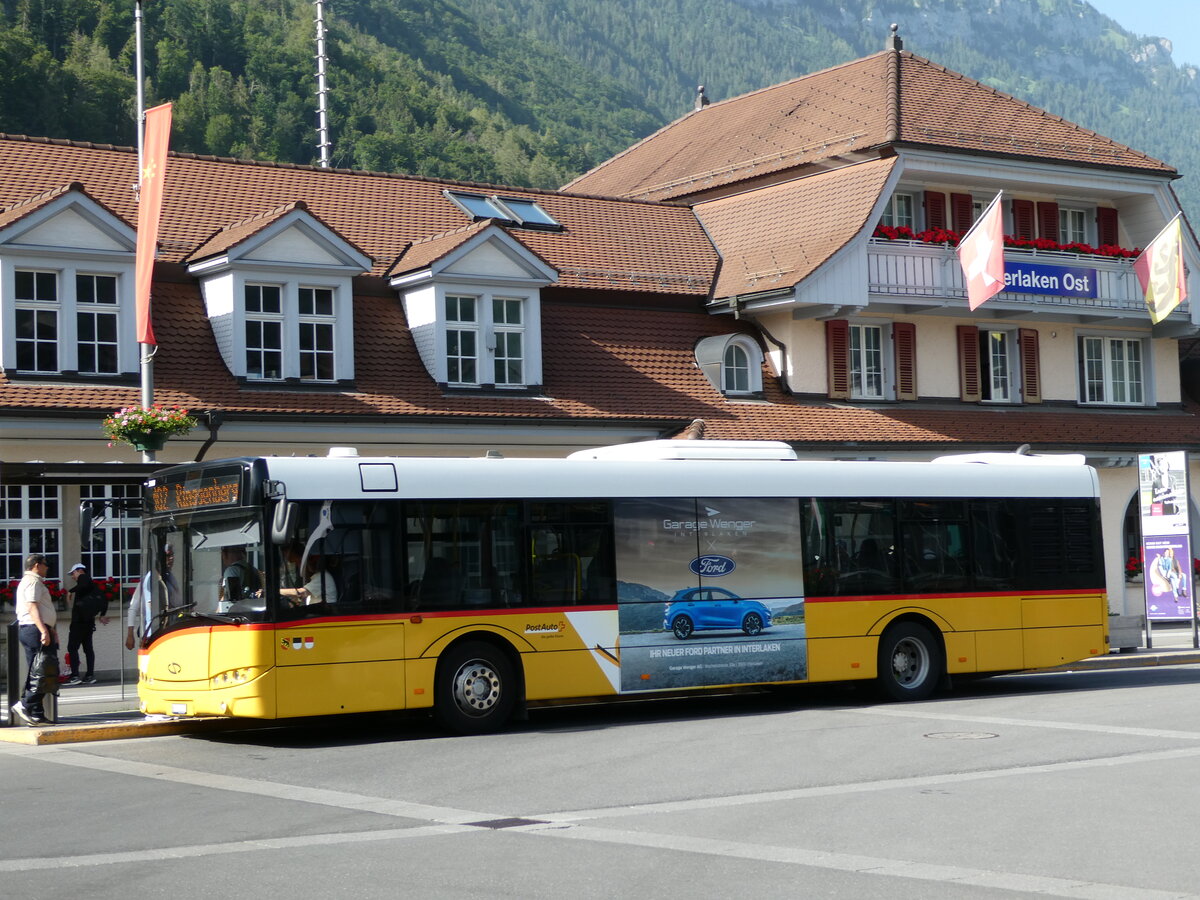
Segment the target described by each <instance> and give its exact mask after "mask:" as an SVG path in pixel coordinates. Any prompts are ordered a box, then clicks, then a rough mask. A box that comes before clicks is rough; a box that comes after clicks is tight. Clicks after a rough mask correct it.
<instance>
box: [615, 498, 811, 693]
mask: <svg viewBox="0 0 1200 900" xmlns="http://www.w3.org/2000/svg"><path fill="white" fill-rule="evenodd" d="M614 512H615V526H616V529H615V535H616V547H615V549H616V564H617V602H618V619H619V627H620V658H621V690H622V692H632V691H655V690H666V689H670V688H687V687H701V686H706V685H719V684H722V685H723V684H753V683H771V682H782V681H802V680H804V679H805V678H807V669H808V666H807V662H808V653H807V637H806V630H805V623H804V589H803V576H802V567H801V561H800V554H799V547H800V514H799V508H798V504H797V503H796V502H795V501H794V500H782V499H764V498H735V499H729V498H722V499H719V500H705V499H700V500H683V499H667V500H648V499H647V500H641V499H639V500H621V501H617V503H616V506H615V510H614Z"/></svg>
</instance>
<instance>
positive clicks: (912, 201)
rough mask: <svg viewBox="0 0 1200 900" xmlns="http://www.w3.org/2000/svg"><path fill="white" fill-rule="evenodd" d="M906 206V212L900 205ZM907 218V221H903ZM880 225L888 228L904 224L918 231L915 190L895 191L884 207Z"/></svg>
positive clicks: (901, 226) (899, 226)
mask: <svg viewBox="0 0 1200 900" xmlns="http://www.w3.org/2000/svg"><path fill="white" fill-rule="evenodd" d="M905 205H907V206H908V210H907V213H906V212H905V211H904V210H903V208H902V207H904V206H905ZM906 218H907V221H904V220H905V219H906ZM879 222H880V224H881V225H885V226H887V227H889V228H903V227H905V226H907V227H909V228H911V229H912V230H913V231H920V230H921V229H920V228H919V227H918V226H919V220H918V205H917V192H916V191H896V192H895V193H893V194H892V196H891V197H889V198H888V202H887V206H886V207H884V210H883V215H882V216H881V217H880V220H879Z"/></svg>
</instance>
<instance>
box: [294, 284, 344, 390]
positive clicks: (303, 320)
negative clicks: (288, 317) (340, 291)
mask: <svg viewBox="0 0 1200 900" xmlns="http://www.w3.org/2000/svg"><path fill="white" fill-rule="evenodd" d="M324 294H327V295H328V300H329V312H321V311H320V310H319V309H318V296H319V295H324ZM306 295H307V299H308V300H311V301H312V309H311V310H306V309H305V305H306ZM296 306H297V314H298V324H297V328H298V330H297V335H296V343H297V347H298V350H299V354H300V380H301V381H315V382H332V381H336V380H337V377H336V373H337V313H336V310H337V306H336V295H335V292H334V290H333V288H330V287H326V286H323V285H309V284H302V285H300V286H299V288H298V289H297V296H296ZM323 361H327V362H328V370H327V371H328V374H325V375H321V374H319V373H320V372H321V370H322V368H324V367H323V366H322V365H321V363H322V362H323Z"/></svg>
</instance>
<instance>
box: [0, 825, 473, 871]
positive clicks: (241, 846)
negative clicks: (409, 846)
mask: <svg viewBox="0 0 1200 900" xmlns="http://www.w3.org/2000/svg"><path fill="white" fill-rule="evenodd" d="M477 830H478V829H476V828H470V827H468V826H466V825H426V826H423V827H421V828H387V829H384V830H382V831H351V832H340V833H336V834H303V835H297V836H296V837H284V838H263V839H261V840H255V841H231V842H229V843H225V844H192V845H189V846H179V847H158V848H155V849H153V850H127V851H123V852H119V853H87V854H82V855H80V856H51V857H36V858H33V859H8V860H0V872H33V871H37V870H39V869H69V868H80V867H82V866H111V865H117V864H119V863H144V862H157V861H161V860H168V859H186V858H190V857H197V856H219V855H222V854H226V853H250V852H257V851H261V850H290V849H294V848H296V847H327V846H329V845H330V844H358V843H363V842H364V841H394V840H407V839H409V838H421V837H432V836H434V835H442V834H460V833H462V832H464V831H477Z"/></svg>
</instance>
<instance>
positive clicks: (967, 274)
mask: <svg viewBox="0 0 1200 900" xmlns="http://www.w3.org/2000/svg"><path fill="white" fill-rule="evenodd" d="M958 261H959V264H960V265H961V266H962V270H963V281H964V282H965V283H966V286H967V305H968V306H969V307H971V309H978V308H979V307H980V306H982V305H983V304H984V303H986V302H987V301H988V300H990V299H992V297H994V296H995V295H996V294H998V293H1000V292H1001V291H1002V290H1004V222H1003V218H1002V216H1001V207H1000V194H997V195H996V199H995V200H993V201H992V202H991V204H990V205H989V206H988V208H987V209H986V210H984V212H983V215H982V216H980V217H979V219H978V220H977V221H976V222H975V224H974V225H972V226H971V228H970V229H969V230H968V231H967V233H966V234H964V235H963V237H962V240H960V241H959V242H958Z"/></svg>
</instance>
